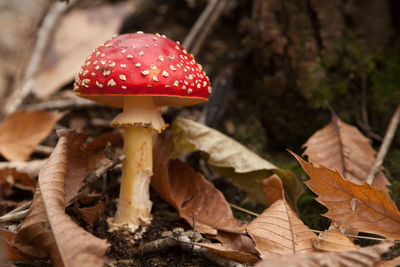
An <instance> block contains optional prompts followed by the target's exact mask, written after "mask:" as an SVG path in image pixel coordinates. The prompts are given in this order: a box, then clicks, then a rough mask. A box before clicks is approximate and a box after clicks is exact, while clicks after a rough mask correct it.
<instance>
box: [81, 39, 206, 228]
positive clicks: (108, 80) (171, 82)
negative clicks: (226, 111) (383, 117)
mask: <svg viewBox="0 0 400 267" xmlns="http://www.w3.org/2000/svg"><path fill="white" fill-rule="evenodd" d="M74 91H75V92H76V95H77V96H80V97H84V98H87V99H91V100H94V101H97V102H100V103H102V104H106V105H110V106H113V107H118V108H123V111H122V113H120V114H119V115H118V116H117V117H116V118H115V119H114V120H112V121H111V126H113V127H117V128H123V130H124V154H125V156H126V159H125V160H124V162H123V166H122V180H121V189H120V197H119V203H118V208H117V212H116V214H115V217H114V218H112V220H111V222H110V226H111V228H114V229H115V228H118V227H120V226H125V227H126V226H127V227H128V228H130V229H131V230H135V229H136V228H137V227H138V226H139V225H146V224H149V223H150V221H151V219H152V217H151V214H150V211H151V206H152V203H151V201H150V197H149V183H150V177H151V176H152V174H153V171H152V168H153V162H152V130H156V131H158V132H161V131H162V130H163V129H164V128H165V127H166V125H165V123H164V121H163V119H162V117H161V114H160V113H159V110H158V108H159V107H161V106H188V105H193V104H196V103H200V102H204V101H207V100H208V96H209V95H210V93H211V87H210V82H209V79H208V77H207V75H206V74H205V72H204V71H203V70H202V67H201V65H200V64H198V63H197V62H196V61H195V59H194V58H193V56H192V55H190V54H188V53H187V52H186V50H185V49H184V48H183V47H182V46H180V45H179V43H178V42H177V43H175V42H173V41H171V40H169V39H167V38H166V37H165V36H164V35H159V34H155V35H154V34H143V33H142V32H138V33H136V34H124V35H120V36H118V37H114V38H113V39H112V40H110V41H106V42H105V43H104V44H102V45H101V46H99V47H98V48H97V49H95V50H94V51H93V53H92V54H91V55H90V56H89V57H88V58H87V59H86V61H85V62H84V64H83V65H82V69H81V71H80V72H79V74H78V75H77V77H76V80H75V84H74Z"/></svg>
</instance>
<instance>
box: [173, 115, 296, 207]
mask: <svg viewBox="0 0 400 267" xmlns="http://www.w3.org/2000/svg"><path fill="white" fill-rule="evenodd" d="M172 129H173V133H174V137H173V138H174V144H175V147H174V152H173V156H179V155H180V154H182V153H184V152H192V151H195V150H200V151H202V152H205V153H207V155H208V157H207V161H208V163H209V164H210V165H212V166H213V168H214V170H215V171H216V172H218V173H219V174H221V175H222V176H225V177H229V178H231V179H232V183H233V184H234V185H235V186H237V187H239V188H241V189H242V190H244V191H246V192H247V193H248V194H247V196H248V197H249V198H250V199H252V200H254V201H256V202H259V203H262V204H268V203H267V202H266V199H265V196H264V194H263V191H262V180H263V179H265V178H267V177H269V176H271V175H272V174H274V173H275V174H277V175H279V176H280V177H281V179H282V182H283V185H284V187H285V191H286V192H287V194H286V198H287V200H288V202H289V204H290V205H291V206H292V208H293V209H294V210H297V204H296V203H297V200H298V198H299V197H300V195H301V194H302V193H303V186H302V184H301V183H300V182H299V180H298V179H297V177H296V175H294V174H293V173H292V172H290V171H287V170H282V169H280V168H278V167H277V166H275V165H274V164H272V163H270V162H269V161H267V160H265V159H263V158H261V157H260V156H258V155H257V154H255V153H254V152H252V151H250V150H249V149H247V148H246V147H245V146H243V145H242V144H240V143H238V142H236V141H235V140H233V139H232V138H230V137H228V136H226V135H224V134H222V133H220V132H219V131H217V130H215V129H212V128H209V127H207V126H205V125H203V124H200V123H197V122H194V121H192V120H188V119H184V118H180V117H178V118H176V119H175V120H174V122H173V125H172Z"/></svg>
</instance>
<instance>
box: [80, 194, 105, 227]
mask: <svg viewBox="0 0 400 267" xmlns="http://www.w3.org/2000/svg"><path fill="white" fill-rule="evenodd" d="M107 202H108V198H107V197H106V196H103V197H101V198H100V199H98V200H97V201H96V203H95V204H94V205H93V206H90V207H83V208H77V210H78V213H79V215H80V217H81V218H82V219H83V220H84V221H85V222H86V223H89V224H93V223H95V222H96V221H97V220H98V219H99V217H100V216H101V215H102V214H103V213H104V212H105V210H106V208H107Z"/></svg>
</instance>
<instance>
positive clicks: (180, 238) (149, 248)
mask: <svg viewBox="0 0 400 267" xmlns="http://www.w3.org/2000/svg"><path fill="white" fill-rule="evenodd" d="M192 233H193V232H191V231H187V232H184V230H183V229H182V228H176V229H174V230H172V233H171V235H169V236H168V237H165V238H161V239H157V240H155V241H152V242H148V243H146V244H144V245H143V247H142V249H141V251H140V252H141V254H149V253H154V252H158V251H162V250H166V249H169V248H173V247H180V248H181V249H182V250H184V251H190V252H194V253H196V254H198V255H201V256H202V257H204V258H206V259H208V260H210V261H212V262H214V263H216V264H219V265H221V266H228V267H244V266H246V265H244V264H241V263H238V262H236V261H233V260H230V259H228V258H225V257H222V256H219V255H217V254H214V253H213V252H211V251H210V250H209V249H206V248H202V247H200V246H198V245H194V246H192V244H193V243H192V239H191V238H190V235H191V234H192Z"/></svg>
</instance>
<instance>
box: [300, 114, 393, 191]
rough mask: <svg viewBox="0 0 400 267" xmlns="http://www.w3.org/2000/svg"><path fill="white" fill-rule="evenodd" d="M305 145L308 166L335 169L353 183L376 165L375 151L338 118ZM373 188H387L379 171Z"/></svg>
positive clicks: (333, 118)
mask: <svg viewBox="0 0 400 267" xmlns="http://www.w3.org/2000/svg"><path fill="white" fill-rule="evenodd" d="M304 146H305V147H306V150H305V151H304V154H305V155H307V156H308V160H309V162H310V163H312V164H321V165H324V166H326V167H328V168H330V169H332V170H337V171H338V172H339V173H340V174H341V175H342V176H343V177H344V178H346V179H348V180H349V181H351V182H353V183H356V184H362V183H363V182H364V181H365V179H366V178H367V176H368V172H369V170H370V168H371V167H372V165H373V164H374V162H375V153H376V152H375V151H374V149H373V148H372V146H371V145H370V144H369V140H368V138H366V137H365V136H364V135H362V133H360V132H359V131H358V129H357V128H356V127H354V126H351V125H349V124H347V123H344V122H343V121H342V120H341V119H340V118H338V117H337V116H333V117H332V122H331V123H329V124H328V125H327V126H325V127H324V128H322V129H321V130H318V131H317V132H315V133H314V134H313V135H312V136H311V137H310V138H309V139H308V141H307V142H306V143H305V144H304ZM373 185H374V186H376V187H379V188H386V186H387V185H390V182H389V181H388V180H387V179H386V177H385V176H384V175H383V173H382V172H379V173H378V174H377V176H376V178H375V180H374V184H373Z"/></svg>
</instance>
